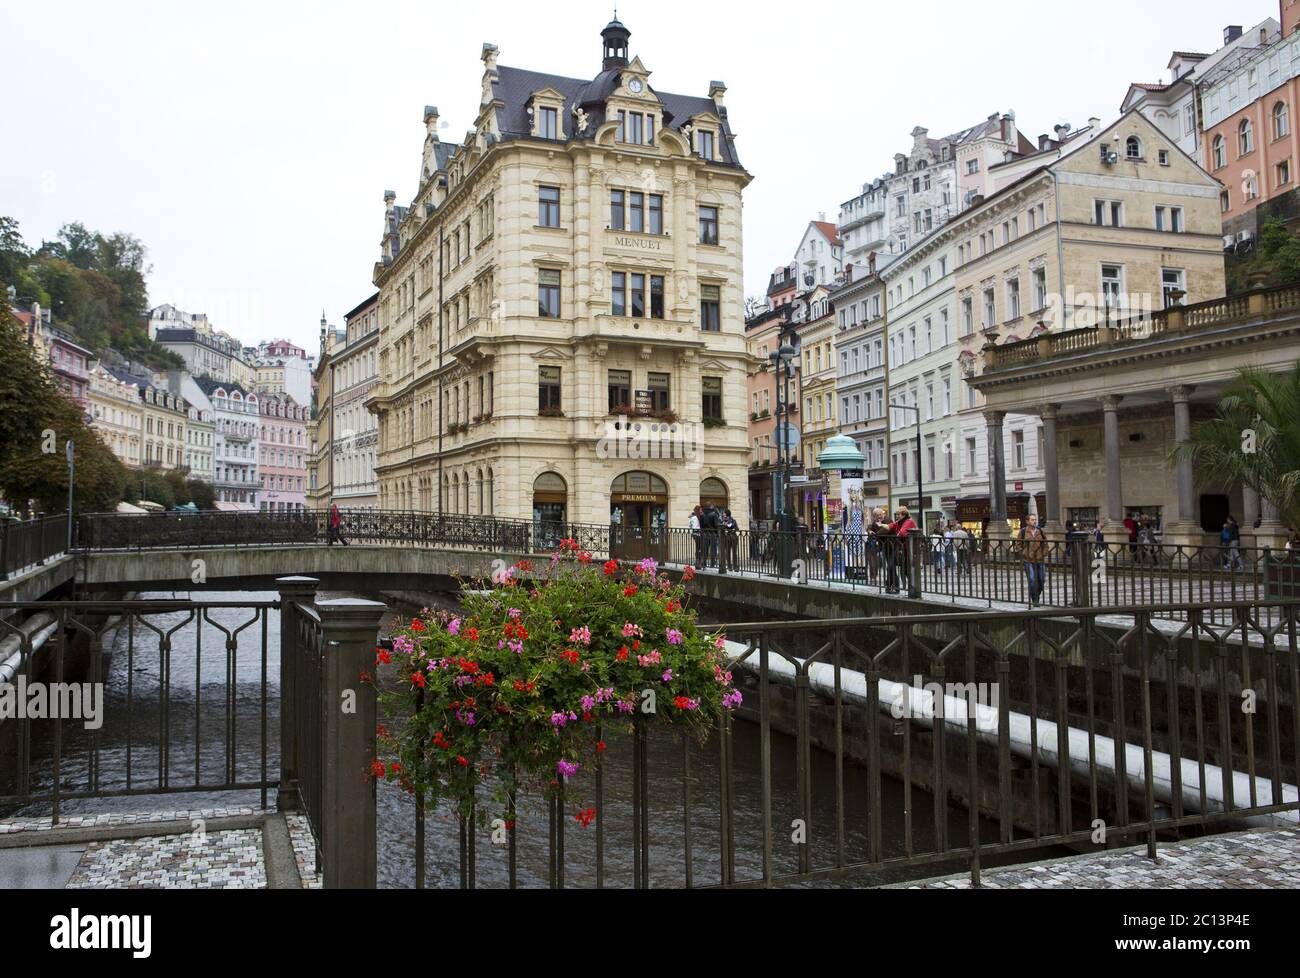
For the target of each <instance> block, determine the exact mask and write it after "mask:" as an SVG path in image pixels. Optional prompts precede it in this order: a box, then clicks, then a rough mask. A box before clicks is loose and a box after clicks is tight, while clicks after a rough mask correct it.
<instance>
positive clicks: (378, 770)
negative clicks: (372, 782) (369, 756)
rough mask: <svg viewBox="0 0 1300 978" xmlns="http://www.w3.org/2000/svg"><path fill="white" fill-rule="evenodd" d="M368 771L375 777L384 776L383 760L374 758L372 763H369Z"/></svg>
mask: <svg viewBox="0 0 1300 978" xmlns="http://www.w3.org/2000/svg"><path fill="white" fill-rule="evenodd" d="M370 773H371V775H373V776H374V777H376V778H382V777H383V776H384V762H383V761H381V760H380V759H379V758H375V760H374V763H372V764H371V765H370Z"/></svg>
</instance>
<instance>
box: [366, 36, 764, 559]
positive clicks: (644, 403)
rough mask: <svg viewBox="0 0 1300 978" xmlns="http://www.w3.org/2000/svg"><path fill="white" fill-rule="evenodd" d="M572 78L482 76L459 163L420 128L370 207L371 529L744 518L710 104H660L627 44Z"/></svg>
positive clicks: (723, 138)
mask: <svg viewBox="0 0 1300 978" xmlns="http://www.w3.org/2000/svg"><path fill="white" fill-rule="evenodd" d="M601 36H602V40H603V46H604V49H603V56H604V62H603V68H602V70H601V71H600V72H599V74H597V75H596V76H595V77H594V78H585V79H583V78H566V77H561V76H556V75H547V74H541V73H537V72H532V71H523V70H519V69H515V68H508V67H504V66H499V65H498V63H497V56H498V52H497V49H496V48H495V47H493V46H491V45H486V46H485V47H484V49H483V53H482V59H483V63H484V73H483V87H482V99H481V106H480V110H479V113H478V116H477V118H476V120H475V124H474V129H473V130H472V131H470V132H469V133H467V135H466V138H465V141H464V143H463V144H462V145H458V146H448V145H445V144H443V143H442V142H441V141H440V140H439V138H438V113H437V110H436V109H432V108H430V109H427V110H426V113H425V121H426V126H427V136H426V140H425V149H424V164H423V169H422V171H421V172H422V178H421V183H420V188H419V192H418V193H417V195H416V196H415V199H414V201H413V203H412V205H411V206H410V207H409V208H403V207H398V206H396V195H395V194H391V193H390V194H388V195H386V203H387V223H386V234H385V236H384V242H383V258H382V261H381V262H380V264H379V265H377V266H376V270H375V284H376V285H377V286H378V287H379V290H380V298H379V324H380V337H379V370H378V375H379V378H380V381H379V383H378V384H377V385H376V386H375V388H374V389H373V391H372V392H371V394H370V396H369V397H368V399H367V404H368V406H369V407H370V410H372V411H373V412H375V413H376V414H377V415H378V417H379V449H378V460H377V465H376V472H377V476H378V483H379V502H380V506H381V507H382V508H387V509H422V510H429V511H441V512H447V513H459V514H495V515H498V516H503V517H516V518H525V519H533V520H536V521H564V520H568V521H574V522H584V523H594V524H602V525H609V524H610V522H611V521H613V522H616V523H620V524H621V525H623V526H625V527H627V528H629V529H630V530H633V531H635V533H634V534H633V535H635V536H638V537H640V536H641V535H643V534H646V533H649V532H650V531H652V530H653V529H654V528H655V527H658V526H664V525H671V526H684V525H685V524H686V521H687V518H688V516H689V513H690V511H691V509H692V508H693V507H694V506H695V505H697V504H698V503H700V502H701V500H702V498H705V497H707V498H708V499H710V500H715V501H718V502H725V503H726V504H728V505H729V506H730V508H731V510H732V512H733V515H734V516H735V517H736V519H737V521H738V522H739V523H740V524H741V525H742V526H743V525H746V524H747V520H748V501H747V492H746V481H747V480H746V472H747V466H748V462H749V452H748V446H747V436H746V422H747V418H748V407H747V403H746V402H747V395H746V371H747V367H748V365H749V362H750V357H749V355H748V353H747V352H746V348H745V336H744V324H743V319H744V313H743V281H742V270H741V257H742V256H741V194H742V191H743V190H744V188H745V186H746V185H747V184H748V183H749V181H750V176H749V174H748V173H747V172H746V171H745V169H744V168H743V167H742V166H741V164H740V162H739V160H738V158H737V156H736V150H735V144H734V141H733V138H732V134H731V129H730V126H729V124H728V122H727V114H726V108H725V107H724V104H723V97H724V93H725V91H726V88H725V86H724V85H722V83H720V82H712V83H711V84H710V86H709V94H708V96H707V97H691V96H682V95H671V94H667V93H663V92H659V91H657V90H656V89H655V88H654V87H653V86H652V85H651V82H650V74H651V73H650V71H649V69H648V68H647V67H646V66H645V65H644V64H643V63H642V62H641V60H640V59H639V58H637V59H629V57H628V38H629V36H630V35H629V32H628V31H627V29H626V28H625V27H624V26H623V25H622V24H620V23H618V22H617V21H615V22H613V23H611V24H609V25H608V26H607V27H606V28H605V30H604V31H603V32H602V35H601Z"/></svg>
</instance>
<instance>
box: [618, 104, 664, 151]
mask: <svg viewBox="0 0 1300 978" xmlns="http://www.w3.org/2000/svg"><path fill="white" fill-rule="evenodd" d="M615 138H616V139H617V140H618V141H619V142H620V143H635V144H637V145H639V146H653V145H654V141H655V117H654V116H653V115H652V114H650V113H648V112H624V111H621V110H620V111H619V113H618V134H617V136H616V137H615Z"/></svg>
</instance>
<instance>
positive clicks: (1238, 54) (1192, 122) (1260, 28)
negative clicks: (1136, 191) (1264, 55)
mask: <svg viewBox="0 0 1300 978" xmlns="http://www.w3.org/2000/svg"><path fill="white" fill-rule="evenodd" d="M1281 29H1282V28H1281V25H1280V24H1279V23H1278V22H1277V20H1276V19H1275V18H1273V17H1266V18H1265V19H1264V20H1261V21H1260V22H1259V23H1258V24H1256V25H1255V26H1254V27H1252V28H1250V30H1247V31H1243V30H1242V29H1241V28H1240V27H1237V26H1232V27H1227V28H1225V29H1224V32H1223V46H1222V47H1221V48H1219V50H1217V51H1215V52H1214V53H1213V54H1199V53H1196V52H1192V51H1175V52H1174V53H1173V55H1172V56H1171V57H1170V58H1169V64H1168V65H1167V66H1166V70H1167V71H1168V72H1169V76H1168V80H1167V81H1163V82H1154V83H1146V82H1134V83H1133V84H1132V85H1130V86H1129V90H1128V94H1127V95H1125V97H1124V104H1123V105H1121V106H1120V111H1121V112H1128V111H1129V110H1130V109H1137V110H1138V111H1139V112H1141V113H1142V114H1143V115H1144V116H1146V117H1147V118H1148V119H1150V120H1151V122H1153V123H1154V124H1155V125H1156V126H1158V127H1159V128H1160V130H1161V131H1162V132H1163V133H1164V134H1165V135H1166V136H1168V137H1169V138H1170V139H1171V140H1173V141H1174V142H1175V143H1177V145H1178V148H1179V149H1181V150H1182V151H1183V152H1184V153H1186V154H1187V155H1188V156H1190V157H1191V158H1192V159H1194V160H1195V161H1196V162H1197V163H1199V164H1200V165H1201V166H1205V160H1204V159H1203V157H1204V155H1205V154H1204V152H1203V150H1202V146H1201V133H1202V132H1203V131H1204V130H1205V129H1206V128H1208V127H1209V126H1211V125H1213V124H1214V122H1217V121H1218V119H1214V120H1213V121H1210V122H1207V121H1206V119H1205V118H1204V115H1205V114H1208V113H1209V112H1210V111H1211V106H1210V104H1209V102H1206V103H1205V104H1204V105H1202V104H1200V99H1198V95H1200V96H1203V97H1204V96H1205V95H1207V93H1205V92H1203V91H1198V88H1199V86H1201V85H1202V84H1203V83H1205V82H1206V81H1207V80H1209V77H1210V75H1211V74H1218V72H1217V69H1219V68H1220V67H1228V66H1230V65H1231V64H1233V63H1234V62H1236V61H1238V60H1240V59H1241V58H1242V57H1243V56H1246V55H1249V54H1251V53H1253V52H1255V51H1257V50H1259V49H1260V48H1263V47H1266V46H1267V45H1269V44H1271V43H1273V42H1274V41H1276V40H1277V39H1278V37H1279V33H1280V31H1281ZM1208 94H1209V97H1210V100H1211V101H1213V93H1208Z"/></svg>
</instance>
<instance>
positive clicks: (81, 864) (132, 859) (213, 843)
mask: <svg viewBox="0 0 1300 978" xmlns="http://www.w3.org/2000/svg"><path fill="white" fill-rule="evenodd" d="M265 814H273V813H272V812H262V811H261V810H259V809H256V808H219V809H205V810H180V811H169V812H140V813H112V814H101V815H67V816H64V817H62V818H60V819H59V823H58V825H57V826H55V825H53V824H52V822H51V819H49V818H38V819H14V820H10V821H4V822H0V835H14V834H17V833H33V834H39V833H42V832H47V831H49V830H51V829H53V828H58V829H87V828H95V829H102V828H112V827H116V826H121V827H124V828H125V827H128V826H139V825H149V824H154V823H162V822H180V823H182V824H189V825H191V826H192V829H191V830H189V831H186V832H184V833H182V834H179V835H153V836H145V837H142V838H134V839H110V840H105V841H94V842H85V843H81V844H79V846H78V848H81V849H84V851H83V852H82V854H81V858H80V859H79V860H78V862H77V865H76V868H75V869H74V870H73V871H72V875H71V877H70V878H68V880H67V887H68V889H144V888H149V889H152V888H160V889H163V888H165V889H263V888H265V887H266V885H267V878H266V860H265V856H264V853H263V851H262V831H261V829H225V830H219V831H206V830H205V829H204V823H208V822H211V821H213V820H215V819H221V818H234V817H239V816H257V815H265ZM303 822H304V828H305V823H306V820H305V819H304V820H303ZM307 831H308V835H307V845H308V846H309V847H310V846H312V843H311V836H310V832H309V830H307ZM296 848H297V843H295V849H296ZM309 858H310V862H311V864H312V866H313V867H314V863H315V859H314V852H312V853H309ZM300 859H301V857H300ZM51 885H58V884H57V883H55V884H51ZM317 885H319V884H317Z"/></svg>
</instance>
